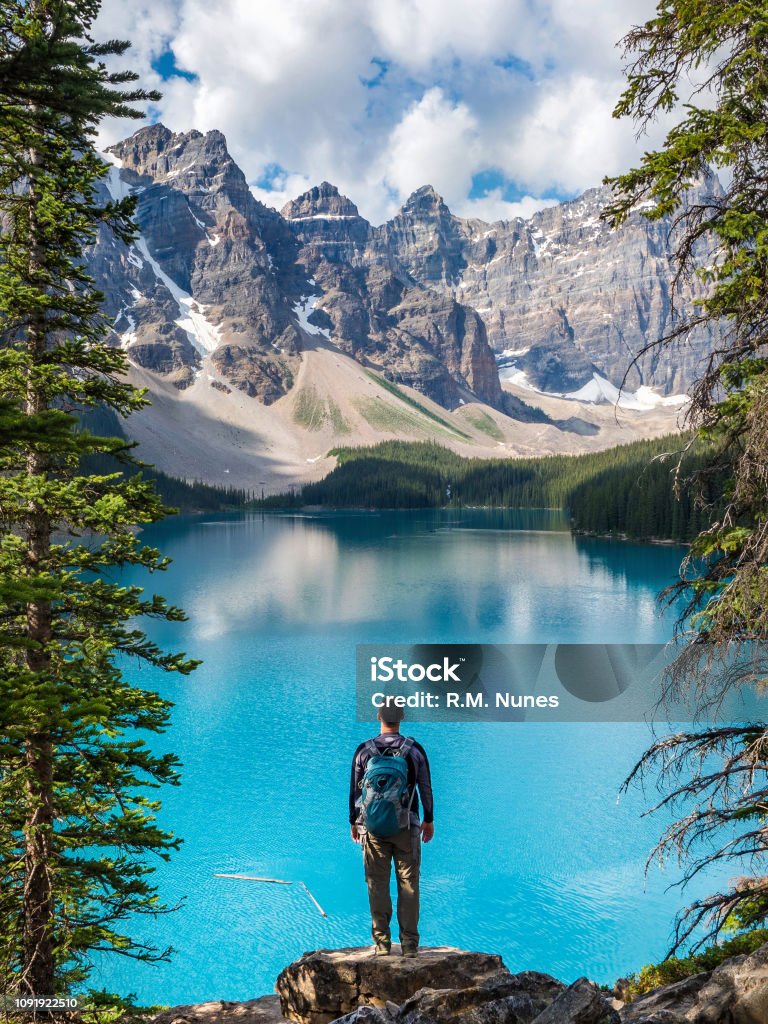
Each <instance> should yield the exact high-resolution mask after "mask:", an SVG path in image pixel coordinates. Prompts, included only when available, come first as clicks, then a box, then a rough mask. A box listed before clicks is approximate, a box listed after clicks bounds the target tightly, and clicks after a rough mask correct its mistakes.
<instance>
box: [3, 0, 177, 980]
mask: <svg viewBox="0 0 768 1024" xmlns="http://www.w3.org/2000/svg"><path fill="white" fill-rule="evenodd" d="M99 6H100V4H99V2H97V0H93V2H87V0H30V2H5V0H2V2H0V24H1V25H2V31H0V213H1V214H2V226H3V231H2V235H0V330H1V331H2V347H0V884H1V886H2V888H1V890H0V985H1V986H2V989H3V990H4V991H6V992H17V993H22V994H31V995H50V994H53V993H56V992H60V991H63V990H67V989H68V988H69V987H70V986H71V985H77V984H81V983H82V982H83V981H84V979H85V978H86V976H87V973H88V955H89V954H90V953H91V952H92V951H94V950H116V951H118V952H120V953H122V954H124V955H127V956H133V957H139V958H145V959H152V958H155V957H161V956H164V955H165V954H166V951H158V950H154V949H152V948H150V947H148V946H145V945H142V944H140V943H137V942H134V941H132V940H131V938H130V937H129V936H128V935H127V934H125V933H124V932H123V930H122V926H121V922H123V921H125V919H126V918H128V917H129V916H130V915H133V914H136V913H156V912H158V911H159V910H161V909H162V908H161V907H160V905H159V903H158V900H157V896H156V893H155V890H154V888H153V886H152V885H151V884H150V881H149V879H148V877H147V876H148V874H149V873H150V868H149V866H148V865H147V864H146V863H145V861H144V857H145V855H146V854H148V853H156V854H159V855H160V856H161V857H167V856H168V852H169V851H170V850H171V849H173V848H174V847H175V846H176V845H177V841H176V840H175V839H174V838H173V836H172V835H170V834H169V833H167V832H165V831H163V830H161V829H160V828H159V827H158V826H157V824H156V822H155V817H154V814H155V811H156V809H157V806H158V805H157V803H156V802H155V801H153V800H151V799H149V797H148V796H147V795H146V787H148V786H149V787H157V786H159V785H160V784H162V783H166V782H175V781H176V780H177V768H178V765H177V761H176V759H175V758H174V757H173V756H172V755H165V756H155V755H153V754H152V753H151V751H150V750H149V748H148V747H147V746H146V745H145V744H144V742H143V741H141V740H139V739H137V738H136V737H135V736H134V735H133V730H135V729H143V730H149V731H152V732H158V731H161V730H162V729H163V728H164V727H165V725H166V723H167V720H168V709H169V707H170V705H169V704H168V702H166V701H164V700H161V699H160V698H159V697H158V695H157V694H155V693H152V692H145V691H143V690H141V689H138V688H134V687H131V686H130V685H128V683H127V682H126V681H125V679H124V678H123V676H122V673H121V666H124V665H125V664H126V662H127V660H128V659H138V660H140V661H143V662H146V663H149V664H150V665H153V666H159V667H160V668H161V669H167V670H170V671H177V672H182V673H186V672H188V671H190V670H191V669H192V668H193V667H194V663H193V662H190V661H188V660H186V659H185V658H184V657H183V656H182V655H176V654H166V653H163V652H162V651H161V650H160V649H158V648H157V647H156V646H155V645H154V644H153V643H152V642H150V641H149V640H148V639H147V637H146V636H145V635H144V633H143V632H142V631H141V629H140V628H139V626H138V625H137V624H136V619H137V617H139V616H142V615H147V616H150V617H158V618H162V619H170V620H178V619H181V618H182V617H183V615H182V613H181V611H180V610H178V609H176V608H174V607H172V606H169V605H168V604H167V603H166V602H165V601H164V600H163V599H162V598H161V597H157V596H154V597H147V596H145V595H144V593H143V591H142V589H141V588H139V587H136V586H124V585H122V584H121V583H120V582H119V570H120V569H122V568H124V567H130V566H143V567H145V568H146V569H147V570H148V571H150V572H152V571H155V570H159V569H162V568H164V566H165V564H166V563H165V561H164V560H163V558H162V557H161V556H160V554H159V552H158V551H156V550H154V549H152V548H150V547H147V546H144V545H143V544H142V543H141V541H140V540H139V538H138V537H137V536H136V533H135V527H136V525H137V524H138V525H141V524H146V523H152V522H154V521H156V520H158V519H159V518H161V517H162V516H163V515H164V513H165V511H166V510H165V509H164V508H163V506H162V504H161V502H160V501H159V499H158V498H157V496H156V495H155V493H154V492H153V489H152V487H151V485H150V484H148V483H147V482H145V481H144V480H143V479H142V477H141V475H140V474H139V475H133V476H131V477H129V478H125V477H124V476H123V475H122V474H120V473H115V472H111V473H104V474H101V475H98V474H87V473H85V472H83V470H82V465H81V464H82V460H83V459H84V458H86V457H91V456H94V455H105V454H106V455H111V456H119V457H123V458H127V457H129V454H128V450H127V445H126V442H125V441H124V440H123V439H121V438H110V437H100V436H96V435H95V434H93V433H91V432H90V431H88V430H81V429H78V418H77V416H76V415H75V412H76V410H79V409H88V408H96V407H106V408H108V409H112V410H114V411H115V412H117V413H118V414H120V415H123V416H124V415H127V414H129V413H130V412H132V411H133V410H135V409H137V408H139V407H140V406H142V405H143V404H144V403H145V398H144V396H143V394H141V393H140V392H138V391H137V390H135V389H134V388H133V387H132V386H131V385H130V384H129V383H128V382H127V381H126V379H125V376H124V374H125V372H126V369H127V365H126V360H125V357H124V354H123V353H122V352H121V351H120V350H119V349H116V348H112V347H110V346H109V345H108V344H107V343H106V337H107V325H106V323H105V320H104V318H103V316H102V314H101V312H100V304H101V301H102V296H101V295H100V294H99V292H98V291H96V290H95V289H94V286H93V281H92V279H91V278H90V276H89V275H88V273H87V270H86V268H85V262H84V252H85V249H86V248H87V246H88V245H89V244H91V243H92V242H93V241H94V239H95V237H96V233H97V231H99V230H111V231H113V232H114V233H115V234H116V235H117V236H118V237H119V238H121V239H123V240H126V241H127V240H130V239H131V238H132V237H133V234H134V228H133V224H132V220H131V215H132V212H133V205H134V204H133V202H132V200H130V199H126V200H121V201H119V202H113V201H108V200H106V199H105V192H104V190H103V188H102V186H101V182H102V180H103V179H104V177H105V175H106V173H107V167H106V166H105V165H104V164H103V162H102V161H101V160H100V159H99V157H98V156H97V154H96V153H95V151H94V149H93V140H94V134H95V130H96V128H97V126H98V124H99V122H100V121H101V119H102V118H104V117H105V116H107V115H109V116H127V117H137V116H142V115H141V114H140V112H139V111H137V110H135V109H134V107H133V104H134V103H136V102H141V101H145V100H151V99H156V98H158V97H157V96H156V95H154V94H151V93H146V92H144V91H142V90H140V89H136V88H133V87H132V86H131V85H130V83H132V82H133V81H134V80H135V78H136V76H135V75H134V74H133V73H131V72H122V73H111V72H109V71H108V70H107V67H106V65H105V60H104V59H105V58H107V57H109V56H112V55H120V54H122V53H124V52H125V50H126V49H127V47H128V45H129V44H128V43H126V42H117V41H109V42H106V43H97V42H95V41H94V40H93V38H92V35H91V30H92V26H93V23H94V19H95V18H96V15H97V13H98V10H99Z"/></svg>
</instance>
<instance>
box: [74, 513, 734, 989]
mask: <svg viewBox="0 0 768 1024" xmlns="http://www.w3.org/2000/svg"><path fill="white" fill-rule="evenodd" d="M144 536H145V537H146V539H147V540H148V541H150V542H151V543H156V544H157V545H158V546H160V547H161V549H162V550H163V551H164V552H165V553H166V554H168V555H170V556H171V557H172V558H173V559H174V563H173V565H172V567H171V569H170V570H169V571H168V572H167V573H166V574H165V575H163V576H160V577H154V579H153V580H152V581H151V584H152V585H154V586H155V587H156V589H158V590H160V591H161V592H162V593H163V594H165V595H166V596H167V597H168V598H169V599H170V600H171V601H172V602H173V603H175V604H179V605H181V606H182V607H183V608H185V610H186V611H187V613H188V615H189V621H188V622H186V623H184V624H181V625H179V624H167V623H161V624H152V626H151V634H152V636H153V638H154V639H156V640H158V641H159V642H161V643H162V644H163V645H165V646H167V647H168V648H169V649H175V650H185V651H187V653H188V654H189V655H191V656H194V657H196V658H202V659H203V660H204V664H203V665H202V667H201V668H200V669H198V671H196V672H195V673H194V674H193V675H192V676H191V677H189V678H188V679H183V678H176V677H173V676H163V675H162V674H160V673H155V672H153V671H148V670H147V669H143V670H137V669H133V670H131V672H132V677H133V678H134V680H135V682H137V683H139V684H141V685H143V686H148V687H151V688H156V689H159V690H160V691H161V692H162V693H163V695H164V696H167V697H169V698H170V699H171V700H173V701H174V702H175V704H176V707H175V709H174V712H173V728H172V729H171V730H170V731H169V732H168V733H167V734H166V735H165V736H164V737H163V738H162V739H161V741H160V743H159V744H157V745H158V746H159V747H160V749H170V750H174V751H175V752H177V753H178V755H179V756H180V757H181V760H182V761H183V763H184V781H183V785H182V787H180V788H178V789H172V788H170V787H169V788H168V790H167V792H166V793H165V796H164V807H163V812H162V818H161V820H162V822H163V824H165V825H167V826H169V827H172V828H173V830H174V831H175V832H176V833H177V834H178V835H180V836H182V837H183V838H184V846H183V847H182V849H181V851H180V852H179V853H178V854H176V855H175V856H174V857H173V858H172V861H171V863H169V864H167V865H166V864H162V863H161V864H159V867H158V871H157V873H156V880H157V882H158V883H159V885H160V890H161V894H162V896H163V898H164V899H165V901H166V902H169V903H175V902H177V901H181V900H183V901H184V903H183V907H182V909H180V910H179V911H177V912H176V913H174V914H171V915H167V916H162V917H160V918H158V919H157V920H156V921H154V922H153V921H148V920H142V921H139V922H137V924H136V925H135V926H134V928H133V933H134V934H135V935H136V936H139V937H142V938H146V939H149V940H151V941H152V942H154V943H156V944H157V945H160V946H165V945H168V944H171V945H173V946H174V947H175V949H176V950H177V952H176V955H175V957H174V959H173V961H172V963H171V964H161V965H158V966H147V965H142V964H136V963H133V962H132V961H125V960H124V959H123V958H121V957H110V958H104V959H103V960H102V961H101V962H100V963H99V965H98V970H97V971H96V972H95V974H94V975H93V977H92V979H91V984H94V983H95V984H97V985H99V986H102V985H103V986H106V987H108V988H112V989H114V990H118V991H121V992H123V993H125V992H133V993H135V994H136V995H137V996H138V998H139V999H140V1000H141V1001H142V1002H143V1003H151V1002H161V1003H167V1004H178V1003H185V1002H193V1001H202V1000H207V999H214V998H218V999H247V998H253V997H255V996H258V995H262V994H264V993H268V992H270V991H271V990H272V987H273V984H274V980H275V978H276V976H277V974H278V973H279V971H280V969H281V968H282V967H283V966H284V965H286V964H287V963H289V962H290V961H291V960H293V959H294V958H295V957H297V956H299V955H300V954H301V953H303V952H304V951H306V950H310V949H316V948H319V947H329V946H349V945H362V944H366V943H368V942H370V920H369V917H368V909H367V898H366V891H365V886H364V881H363V871H362V864H361V860H360V852H359V847H357V846H355V845H354V844H353V843H352V842H351V840H350V839H349V830H348V824H347V788H348V780H349V764H350V759H351V755H352V752H353V750H354V748H355V746H356V745H357V744H358V743H359V742H360V741H361V740H362V739H364V738H366V736H367V735H368V734H369V732H370V727H368V726H366V725H365V724H361V723H358V722H356V721H355V685H354V666H355V644H357V643H364V642H365V643H378V642H403V643H426V642H434V643H466V642H484V643H516V642H538V643H544V642H553V643H554V642H594V643H609V642H611V643H613V642H615V643H623V642H634V643H640V642H660V641H664V640H666V639H668V638H669V636H670V635H671V630H672V618H671V616H669V617H667V618H661V617H660V614H659V611H658V607H657V602H656V595H657V593H658V591H659V590H660V589H661V588H662V587H663V586H664V585H665V584H667V583H669V582H670V581H671V580H672V578H673V576H674V574H675V570H676V568H677V566H678V564H679V561H680V559H681V557H682V549H681V548H673V547H662V546H641V545H633V544H627V543H621V542H611V541H604V540H597V539H574V538H572V537H571V535H570V534H569V533H568V532H567V530H566V529H565V524H564V522H563V520H562V518H561V517H560V516H559V515H558V514H557V513H546V512H542V513H525V512H509V511H507V512H488V511H462V512H454V513H440V512H434V513H432V512H421V513H384V514H380V515H377V514H354V513H350V514H341V513H340V514H334V515H330V514H329V515H318V516H306V515H297V516H288V515H285V516H283V515H267V516H260V515H258V514H255V515H230V516H214V517H185V518H176V519H174V520H169V521H167V522H165V523H163V524H160V525H158V526H157V527H154V528H153V529H151V530H148V531H146V533H145V535H144ZM404 731H410V732H413V734H414V735H416V737H417V738H418V739H419V740H420V741H421V742H422V743H423V744H424V746H425V747H426V748H427V750H428V752H429V755H430V759H431V762H432V773H433V783H434V789H435V803H436V819H435V820H436V833H435V839H434V841H433V842H432V843H431V844H429V845H428V846H426V847H425V848H424V855H423V869H422V919H421V931H422V943H423V944H424V945H456V946H461V947H464V948H468V949H478V950H484V951H487V952H495V953H500V954H502V956H503V957H504V961H505V963H506V964H507V966H508V967H509V968H510V969H511V970H523V969H535V970H540V971H547V972H549V973H551V974H554V975H556V976H557V977H559V978H562V979H563V980H565V981H572V980H573V979H575V978H576V977H578V976H579V975H581V974H587V975H589V976H590V977H591V978H593V979H594V980H596V981H598V982H609V981H613V980H615V979H616V978H617V977H618V976H620V975H622V974H623V973H626V972H627V971H629V970H632V969H637V968H639V967H640V966H641V965H642V964H644V963H646V962H648V961H650V960H652V959H657V958H659V957H661V956H662V955H663V954H664V952H665V951H666V946H667V940H668V938H669V934H670V927H671V924H672V920H673V917H674V913H675V911H676V910H677V909H678V908H679V907H680V906H681V905H682V904H683V903H684V902H685V901H686V900H687V899H688V900H689V899H690V898H691V897H692V896H694V895H696V894H700V893H703V892H704V891H707V887H708V884H709V885H711V884H712V881H711V880H710V882H709V883H707V881H706V880H702V882H701V883H700V888H699V889H698V890H697V891H690V892H688V893H687V894H684V895H681V894H680V892H679V890H676V889H673V890H672V891H667V887H668V886H669V884H670V883H671V882H673V881H674V880H675V879H676V878H677V877H678V869H677V868H676V867H675V866H674V865H672V866H671V867H670V868H669V869H668V870H667V872H666V873H661V872H660V871H659V870H657V869H653V870H652V871H651V873H650V875H649V877H648V880H647V883H646V882H645V881H644V863H645V859H646V856H647V854H648V852H649V850H650V849H651V847H652V845H653V842H654V839H655V838H656V836H657V833H658V831H659V828H660V825H661V823H660V822H658V821H656V820H653V819H650V818H641V816H640V815H641V811H642V809H643V807H644V806H645V805H646V802H648V801H650V800H651V798H652V797H653V795H654V794H653V793H649V794H648V796H647V800H646V798H644V797H643V795H642V794H641V793H636V792H633V793H630V794H629V795H628V796H624V797H622V799H621V800H617V794H618V790H619V787H620V784H621V782H622V780H623V779H624V777H625V776H626V774H627V773H628V772H629V770H630V769H631V767H632V765H633V764H634V762H635V760H636V758H637V757H638V756H639V755H640V753H641V752H642V750H643V749H644V748H645V746H646V745H647V743H648V741H649V739H650V733H649V730H648V727H647V726H645V725H639V724H621V725H615V724H614V725H606V724H602V725H597V724H583V723H581V724H564V723H537V724H534V723H527V724H526V723H521V722H518V723H511V722H508V723H429V724H419V725H416V724H414V725H413V726H411V729H410V730H404ZM214 872H241V873H246V874H255V875H267V876H270V877H275V878H284V879H290V880H296V879H301V880H303V881H304V882H305V883H306V885H307V886H308V887H309V888H310V890H311V891H312V892H313V894H314V895H315V896H316V897H317V899H318V900H319V902H320V903H321V904H322V906H323V907H324V908H325V909H326V910H327V912H328V915H329V916H328V918H327V919H324V918H322V917H321V916H320V915H319V914H318V913H317V911H316V910H315V908H314V907H313V906H312V904H311V903H310V901H309V900H308V899H307V897H306V895H305V894H304V893H303V891H302V890H301V889H300V888H299V887H297V886H291V887H286V886H279V885H262V884H260V883H255V882H244V881H230V880H225V879H218V878H214V877H213V874H214ZM718 881H722V877H721V878H720V879H718Z"/></svg>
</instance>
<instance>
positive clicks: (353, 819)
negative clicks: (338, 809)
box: [349, 707, 435, 957]
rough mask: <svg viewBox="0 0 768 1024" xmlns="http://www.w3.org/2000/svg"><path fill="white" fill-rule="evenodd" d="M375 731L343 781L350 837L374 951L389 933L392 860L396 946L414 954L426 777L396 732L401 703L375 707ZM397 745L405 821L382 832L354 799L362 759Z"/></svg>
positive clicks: (421, 762) (427, 810)
mask: <svg viewBox="0 0 768 1024" xmlns="http://www.w3.org/2000/svg"><path fill="white" fill-rule="evenodd" d="M378 718H379V722H380V723H381V731H380V733H379V735H378V736H375V737H374V738H373V739H372V740H366V741H365V742H364V743H361V744H360V746H359V747H358V748H357V750H356V751H355V756H354V758H353V759H352V778H351V781H350V785H349V823H350V825H351V829H352V839H353V840H354V841H355V842H356V843H362V847H363V864H364V866H365V880H366V883H367V885H368V902H369V904H370V908H371V922H372V928H371V933H372V935H373V941H374V943H375V949H374V953H375V954H376V955H377V956H389V952H390V946H391V944H392V939H391V935H390V929H389V923H390V921H391V919H392V899H391V897H390V893H389V880H390V875H391V870H392V861H393V860H394V862H395V877H396V880H397V922H398V925H399V927H400V947H401V949H402V953H403V956H405V957H414V956H417V955H418V948H419V866H420V864H421V839H423V840H424V842H425V843H428V842H429V841H430V840H431V839H432V836H433V835H434V833H435V826H434V823H433V811H434V808H433V803H432V781H431V779H430V774H429V761H428V760H427V754H426V751H425V750H424V748H423V747H422V746H421V744H420V743H416V742H415V741H411V740H407V739H406V738H405V737H404V736H402V735H401V734H400V722H401V721H402V720H403V718H404V713H403V710H402V708H394V707H393V708H390V707H386V708H382V709H381V710H380V711H379V715H378ZM401 747H402V748H403V749H404V750H405V751H406V755H405V756H406V761H407V765H408V789H407V805H408V807H409V808H410V814H409V815H408V817H409V824H408V825H407V826H406V827H405V828H403V829H401V830H400V831H399V832H397V833H395V834H394V835H391V836H389V837H387V838H381V837H379V836H374V835H371V833H370V832H369V831H367V830H366V829H365V827H364V825H363V823H362V821H361V812H360V805H359V801H360V798H361V788H362V781H363V775H364V774H365V769H366V766H367V764H368V761H369V760H370V758H371V757H372V756H374V751H375V752H376V753H377V754H387V753H388V752H391V751H395V750H398V749H399V748H401ZM417 789H418V793H419V796H420V797H421V803H422V806H423V809H424V821H423V823H422V822H420V820H419V798H418V796H417V795H416V791H417Z"/></svg>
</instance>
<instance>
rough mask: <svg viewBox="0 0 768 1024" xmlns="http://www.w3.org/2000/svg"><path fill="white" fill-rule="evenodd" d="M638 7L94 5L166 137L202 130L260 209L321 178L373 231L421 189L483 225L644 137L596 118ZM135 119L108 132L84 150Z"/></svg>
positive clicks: (656, 136)
mask: <svg viewBox="0 0 768 1024" xmlns="http://www.w3.org/2000/svg"><path fill="white" fill-rule="evenodd" d="M654 7H655V2H654V0H151V2H146V3H145V2H144V0H104V3H103V6H102V11H101V14H100V17H99V21H98V24H97V29H96V37H97V38H104V37H110V38H122V39H130V40H131V41H132V44H133V45H132V48H131V50H129V51H128V53H127V54H126V55H125V57H124V58H122V61H121V62H120V63H121V66H124V65H125V64H126V63H127V64H128V65H130V66H131V67H132V69H133V70H135V71H137V72H138V73H139V75H140V84H141V85H143V86H144V87H145V88H153V89H159V90H160V91H161V92H162V93H163V98H162V100H161V101H160V102H159V103H158V104H157V105H153V106H152V107H151V109H150V110H149V111H148V115H149V116H148V120H149V121H158V120H159V121H162V122H163V123H164V124H165V125H167V127H168V128H170V129H172V130H173V131H176V132H183V131H188V130H190V129H192V128H196V129H198V130H199V131H203V132H205V131H209V130H210V129H212V128H217V129H219V130H220V131H222V132H223V133H224V134H225V136H226V138H227V144H228V148H229V151H230V153H231V154H232V156H233V157H234V159H235V160H236V161H237V163H238V164H239V166H240V167H241V168H242V170H243V171H244V173H245V175H246V178H247V179H248V181H249V183H250V185H251V187H252V190H253V192H254V194H255V195H256V197H257V198H258V199H260V200H261V201H262V202H264V203H267V204H268V205H270V206H275V207H277V208H278V209H279V208H280V207H282V206H283V205H284V203H286V202H287V201H288V200H289V199H292V198H295V197H296V196H297V195H300V194H301V193H302V192H305V191H306V190H307V189H308V188H311V187H312V186H313V185H316V184H318V183H319V182H321V181H324V180H325V181H330V182H332V183H333V184H335V185H336V186H338V188H339V189H340V191H341V192H343V193H344V194H345V195H347V196H349V197H350V198H351V199H352V200H353V201H354V202H355V203H356V204H357V206H358V208H359V210H360V212H361V214H362V215H363V216H364V217H367V218H368V219H369V220H370V221H371V222H373V223H376V224H378V223H381V222H382V221H384V220H386V219H387V218H388V217H390V216H392V215H393V214H394V213H395V212H396V211H397V209H398V208H399V207H400V206H401V205H402V204H403V202H404V201H405V200H406V199H407V198H408V196H409V195H410V194H411V193H412V192H414V191H415V190H416V189H417V188H419V187H421V186H422V185H426V184H430V185H432V186H433V187H434V188H435V189H436V190H437V191H438V192H439V193H440V194H441V195H442V196H443V198H444V199H445V201H446V202H447V204H448V205H449V207H450V208H451V210H452V211H453V212H454V213H456V214H458V215H460V216H466V217H479V218H481V219H483V220H489V221H490V220H498V219H507V218H511V217H515V216H529V215H530V214H531V213H533V212H534V211H535V210H537V209H540V208H542V207H543V206H546V205H548V204H551V203H553V202H555V201H558V200H562V199H567V198H572V197H573V196H576V195H578V194H579V193H581V192H582V191H584V189H586V188H590V187H593V186H595V185H599V184H600V182H601V180H602V178H603V177H604V175H606V174H615V173H619V172H621V171H622V170H626V169H628V168H629V167H630V166H632V165H633V164H634V163H636V162H637V161H638V159H639V157H640V155H641V153H642V152H643V150H644V149H647V148H649V147H651V146H655V145H657V144H658V142H659V141H660V140H661V136H662V131H663V127H664V126H663V125H661V124H659V125H655V126H653V128H652V130H651V132H650V135H649V136H648V137H646V138H641V139H640V140H637V139H636V138H635V128H634V126H633V125H632V124H631V122H630V121H628V120H626V119H624V120H620V121H617V120H616V119H614V118H613V117H612V116H611V112H612V110H613V108H614V106H615V104H616V101H617V99H618V97H619V95H620V94H621V90H622V82H623V77H622V64H623V58H622V53H621V49H620V47H617V45H616V44H617V43H618V42H619V40H620V39H621V38H622V36H623V35H624V34H625V33H626V32H627V31H628V29H629V28H630V27H631V26H632V25H634V24H639V23H641V22H643V21H645V20H647V19H648V18H649V17H650V16H651V15H652V14H653V11H654ZM137 127H139V124H136V123H133V124H132V123H131V122H128V121H121V122H118V123H115V122H109V123H106V124H105V125H104V126H103V131H102V135H101V138H100V142H101V144H102V145H107V144H109V143H111V142H115V141H117V140H119V139H121V138H124V137H125V136H126V135H130V134H131V133H132V132H133V131H135V130H136V128H137Z"/></svg>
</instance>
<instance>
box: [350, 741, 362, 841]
mask: <svg viewBox="0 0 768 1024" xmlns="http://www.w3.org/2000/svg"><path fill="white" fill-rule="evenodd" d="M359 754H360V747H358V748H357V750H356V751H355V756H354V757H353V758H352V773H351V775H350V779H349V824H350V833H351V835H352V839H353V840H354V841H355V842H356V843H359V842H360V833H359V832H358V830H357V825H356V822H357V797H358V793H359V789H360V779H361V778H362V773H361V771H360V761H359V756H358V755H359Z"/></svg>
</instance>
